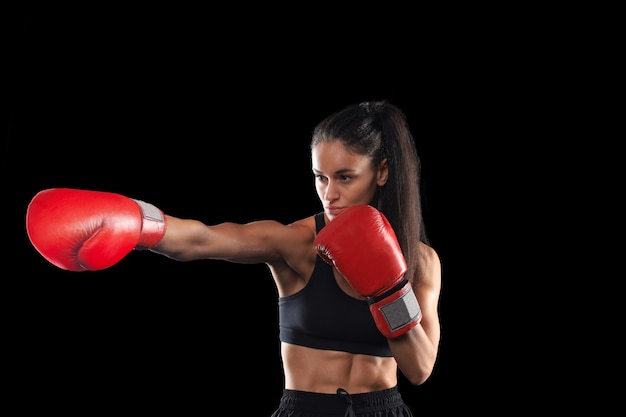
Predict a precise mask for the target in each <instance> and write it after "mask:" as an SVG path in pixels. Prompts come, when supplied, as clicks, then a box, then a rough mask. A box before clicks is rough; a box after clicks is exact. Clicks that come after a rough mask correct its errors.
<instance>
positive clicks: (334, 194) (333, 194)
mask: <svg viewBox="0 0 626 417" xmlns="http://www.w3.org/2000/svg"><path fill="white" fill-rule="evenodd" d="M334 184H335V183H334V182H333V181H329V182H328V185H327V186H326V190H325V191H324V198H325V199H326V201H334V200H337V199H338V198H339V192H338V191H337V187H335V185H334Z"/></svg>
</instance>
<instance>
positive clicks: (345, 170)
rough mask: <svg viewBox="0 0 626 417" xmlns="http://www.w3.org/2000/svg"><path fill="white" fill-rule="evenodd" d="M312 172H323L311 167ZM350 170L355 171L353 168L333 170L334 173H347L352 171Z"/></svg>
mask: <svg viewBox="0 0 626 417" xmlns="http://www.w3.org/2000/svg"><path fill="white" fill-rule="evenodd" d="M313 172H314V173H316V174H323V172H322V171H318V170H317V169H315V168H313ZM352 172H356V170H355V169H349V168H343V169H340V170H337V171H335V172H333V174H334V175H342V174H348V173H352Z"/></svg>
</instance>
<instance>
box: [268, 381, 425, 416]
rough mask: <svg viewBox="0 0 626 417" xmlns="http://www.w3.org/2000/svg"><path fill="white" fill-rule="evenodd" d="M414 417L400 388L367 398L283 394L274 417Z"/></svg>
mask: <svg viewBox="0 0 626 417" xmlns="http://www.w3.org/2000/svg"><path fill="white" fill-rule="evenodd" d="M347 416H350V417H413V413H412V412H411V409H410V408H409V407H408V406H407V405H406V404H405V403H404V401H403V400H402V397H401V396H400V392H399V391H398V388H397V387H394V388H389V389H386V390H382V391H374V392H367V393H364V394H349V393H348V392H347V391H346V390H344V389H342V388H339V389H337V394H319V393H315V392H305V391H294V390H288V389H286V390H283V395H282V397H281V399H280V405H279V406H278V409H277V410H276V411H274V413H273V414H272V415H271V417H347Z"/></svg>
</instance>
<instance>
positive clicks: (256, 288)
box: [2, 9, 524, 416]
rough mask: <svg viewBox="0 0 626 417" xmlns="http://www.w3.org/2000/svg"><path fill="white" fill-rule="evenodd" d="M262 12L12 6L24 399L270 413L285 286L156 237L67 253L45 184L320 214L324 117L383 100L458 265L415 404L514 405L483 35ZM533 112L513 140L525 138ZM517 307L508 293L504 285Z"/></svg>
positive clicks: (12, 279) (185, 209)
mask: <svg viewBox="0 0 626 417" xmlns="http://www.w3.org/2000/svg"><path fill="white" fill-rule="evenodd" d="M261 12H263V13H266V12H268V10H247V11H246V13H245V14H244V15H241V14H232V13H231V14H226V15H224V14H220V13H214V14H212V13H209V14H207V13H206V12H204V13H199V12H198V11H193V10H189V11H178V12H176V13H174V12H170V11H168V10H164V9H163V10H158V11H154V10H151V11H145V10H141V11H139V10H134V11H130V10H116V11H111V10H72V11H69V10H67V11H64V10H58V9H57V10H54V11H51V10H50V11H49V10H37V11H32V10H31V11H28V12H23V13H17V14H15V15H13V16H8V17H5V19H7V20H8V22H7V23H8V24H7V25H6V26H5V27H6V28H8V39H9V40H10V42H9V48H8V49H7V51H8V52H7V54H8V55H7V56H8V58H9V59H8V60H7V61H8V70H9V73H10V75H9V77H8V78H7V82H6V87H7V89H6V90H7V94H6V95H5V100H6V101H7V104H8V106H7V108H8V109H9V111H8V116H9V117H8V118H7V119H8V120H7V123H6V126H7V129H6V133H7V135H6V141H5V145H4V149H3V150H2V177H3V181H4V184H5V190H6V192H7V193H8V195H9V198H7V200H6V201H7V204H5V205H4V207H3V210H4V211H6V214H5V215H4V216H3V217H4V219H5V222H6V224H7V227H6V230H8V231H9V233H10V236H11V238H10V239H9V238H6V237H5V249H4V255H3V257H4V258H5V259H4V260H5V262H4V263H5V265H7V269H6V270H5V272H3V276H4V277H5V280H4V282H5V285H6V286H7V291H5V292H4V294H3V296H4V298H5V301H6V302H7V303H10V304H11V305H12V306H14V307H13V308H11V309H10V314H9V317H8V319H9V320H8V321H9V329H8V331H9V333H8V334H9V335H10V336H9V337H8V341H7V342H6V343H7V344H8V345H9V346H10V347H11V348H12V352H14V354H12V355H11V365H12V366H14V367H15V369H16V371H17V372H15V373H11V374H10V375H11V376H10V379H11V386H12V389H13V392H14V393H15V396H14V398H16V399H17V401H19V403H20V404H21V407H22V409H23V410H31V409H32V410H35V409H36V408H38V407H44V408H46V409H48V410H58V411H63V412H78V413H81V412H83V411H85V412H92V411H93V412H95V411H98V410H100V411H106V412H110V413H113V412H119V411H120V410H124V411H126V412H137V413H151V412H157V411H160V412H164V413H166V414H172V415H182V414H189V413H191V412H192V410H193V412H194V413H196V412H197V413H199V414H210V415H215V409H226V410H228V409H234V410H237V412H235V413H234V414H237V415H239V414H240V413H242V412H244V411H245V412H246V413H247V415H255V416H256V415H258V416H266V415H269V414H270V413H271V411H273V409H275V407H276V405H277V404H278V400H279V398H280V394H281V390H282V372H281V369H280V366H281V365H280V358H279V350H278V335H277V309H276V292H275V289H274V285H273V283H272V280H271V277H270V275H269V272H268V271H267V269H266V268H265V267H264V266H262V265H235V264H228V263H224V262H217V261H197V262H191V263H179V262H175V261H172V260H169V259H167V258H164V257H161V256H158V255H156V254H153V253H150V252H137V251H134V252H132V253H130V254H129V255H128V256H127V257H126V258H124V259H123V260H122V261H121V262H120V263H119V264H117V265H115V266H113V267H111V268H109V269H107V270H103V271H98V272H81V273H74V272H68V271H63V270H60V269H58V268H56V267H54V266H52V265H51V264H49V263H47V261H45V260H44V259H43V258H42V257H41V256H40V255H39V254H38V253H37V252H36V251H35V250H34V248H33V247H32V246H31V245H30V242H29V241H28V238H27V235H26V233H25V228H24V217H25V214H26V208H27V206H28V203H29V201H30V199H31V198H32V197H33V196H34V195H35V194H36V193H37V192H38V191H40V190H42V189H46V188H53V187H70V188H85V189H92V190H102V191H111V192H117V193H121V194H124V195H127V196H129V197H133V198H138V199H142V200H145V201H149V202H151V203H153V204H155V205H156V206H158V207H159V208H161V209H162V210H164V211H165V212H166V213H169V214H172V215H175V216H178V217H189V218H196V219H199V220H202V221H204V222H206V223H209V224H210V223H218V222H221V221H226V220H228V221H236V222H247V221H252V220H257V219H263V218H273V219H276V220H280V221H283V222H290V221H293V220H296V219H300V218H302V217H305V216H309V215H311V214H313V213H316V212H317V211H319V210H320V205H319V202H318V200H317V197H316V195H315V190H314V186H313V178H312V176H311V173H310V165H309V163H310V160H309V158H310V155H309V149H308V142H309V139H310V133H311V130H312V128H313V126H314V125H315V124H316V123H317V122H318V121H320V120H321V119H322V118H323V117H325V116H326V115H328V114H330V113H331V112H334V111H337V110H339V109H341V108H342V107H344V106H345V105H347V104H351V103H356V102H359V101H363V100H371V99H389V100H390V101H392V102H394V103H395V104H397V105H399V106H400V107H401V108H403V109H404V110H405V112H406V114H407V117H408V119H409V123H410V125H411V128H412V131H413V133H414V136H415V139H416V144H417V148H418V152H419V153H420V155H421V158H422V163H423V172H422V174H423V187H424V210H425V217H426V223H427V227H428V232H429V234H430V238H431V241H432V242H431V243H432V245H433V246H434V248H435V249H436V250H437V251H438V252H439V254H440V257H441V259H442V262H443V288H442V294H441V297H442V298H441V305H440V306H441V323H442V338H441V348H440V356H439V360H438V363H437V365H436V367H435V370H434V373H433V375H432V377H431V378H430V379H429V380H428V381H427V382H426V383H424V384H423V385H421V386H419V387H412V386H409V385H408V384H407V383H406V381H405V380H404V379H402V380H401V389H402V393H403V395H404V397H405V399H406V401H407V402H408V403H409V404H410V405H411V406H412V407H413V408H414V410H415V411H416V415H435V414H441V413H443V412H446V411H451V410H452V409H453V408H454V409H455V410H456V409H457V407H458V406H459V404H462V405H463V406H464V409H465V410H467V411H485V410H486V409H489V408H491V407H492V406H491V405H489V403H490V400H489V399H488V397H489V394H487V393H483V392H482V390H480V389H478V388H477V384H476V378H477V376H478V375H480V379H481V381H487V386H488V387H489V388H488V391H489V390H491V391H493V390H495V389H497V390H499V392H500V394H498V395H499V396H500V398H501V399H502V395H503V394H504V395H506V394H507V392H509V390H508V389H507V388H505V386H508V383H507V382H504V381H507V380H508V379H510V378H511V376H512V375H515V374H516V373H523V371H524V370H523V369H521V368H522V365H518V361H517V360H515V359H511V357H512V355H511V353H510V349H512V347H511V345H509V342H510V341H509V340H504V339H503V338H501V337H494V334H493V333H494V332H496V329H501V327H500V326H499V325H498V326H495V328H494V324H495V323H493V321H494V320H496V319H494V318H493V316H488V315H485V314H484V312H485V310H487V307H486V306H485V300H484V298H486V293H484V292H483V290H484V289H485V288H486V287H487V286H488V283H487V276H488V275H489V274H490V273H491V271H488V269H492V268H494V265H493V264H491V265H490V266H489V267H488V266H487V265H488V263H487V260H486V259H484V257H483V256H481V254H482V252H483V250H482V248H481V245H480V244H479V241H480V242H481V243H482V242H483V241H484V239H485V238H484V236H483V237H482V238H479V237H477V230H478V229H480V228H481V227H486V226H487V225H488V222H486V219H488V218H489V219H490V220H493V219H494V218H495V219H498V218H499V216H501V214H500V213H501V209H502V208H506V207H510V206H511V205H512V202H511V201H508V200H506V197H505V196H504V193H503V192H502V190H501V189H500V188H499V187H500V186H499V185H496V183H497V182H498V181H501V180H502V176H501V175H500V174H501V173H502V172H503V167H505V166H507V165H508V164H509V163H510V161H509V157H510V155H509V154H508V151H504V152H503V149H500V147H499V145H498V144H497V143H496V146H495V149H496V151H498V153H499V157H496V158H494V157H492V156H491V154H489V155H488V152H487V150H488V149H490V146H492V147H491V152H493V149H494V148H493V142H492V141H493V139H494V138H497V137H498V134H499V132H498V127H497V125H496V124H495V123H493V122H494V120H498V125H499V124H500V123H503V122H504V120H505V119H506V118H507V116H506V114H507V113H506V112H505V111H503V109H502V107H501V106H502V102H503V97H504V96H505V95H506V94H508V93H510V90H507V88H505V87H503V82H505V81H506V78H507V77H506V76H503V75H502V74H501V73H500V74H499V75H498V72H497V70H498V68H495V69H494V68H493V67H492V66H485V67H483V66H480V65H479V62H481V57H479V56H477V54H478V53H479V52H478V51H477V48H475V45H473V44H472V42H470V41H468V40H467V39H466V38H464V37H463V36H460V35H461V33H458V32H456V33H455V34H454V35H450V34H449V33H448V32H447V31H446V30H444V29H442V28H440V29H439V30H434V31H430V32H428V31H425V30H423V29H420V28H414V27H413V26H406V25H404V22H399V23H398V25H397V26H396V25H390V26H392V27H391V28H385V29H386V30H381V28H380V27H379V26H377V24H376V23H377V22H378V20H377V19H376V18H374V17H372V18H371V20H367V21H361V26H359V25H356V26H357V27H346V26H345V25H344V23H345V21H344V20H342V19H341V18H337V19H336V21H333V20H329V19H328V18H325V19H322V18H318V19H310V20H309V19H305V18H304V17H303V16H301V15H298V17H296V18H292V19H286V20H280V19H270V20H268V19H267V18H259V16H258V13H261ZM394 13H399V14H400V15H401V14H402V11H396V12H394ZM397 17H398V15H397V14H394V15H392V16H390V17H388V19H392V18H397ZM379 18H380V19H383V20H385V18H383V17H379ZM279 20H280V21H279ZM505 66H506V65H505V64H503V63H502V62H500V67H499V69H500V70H502V69H503V68H504V67H505ZM522 82H523V81H522ZM509 88H510V87H509ZM514 88H516V89H522V88H523V87H522V86H520V85H519V84H517V85H516V87H514ZM486 120H488V122H487V123H485V121H486ZM521 130H523V127H521V126H520V127H519V128H518V130H517V131H516V132H514V134H513V135H511V136H510V137H509V138H508V144H509V145H512V146H513V148H515V147H516V146H517V145H518V144H519V142H518V140H519V139H518V136H517V135H519V134H520V131H521ZM508 184H509V185H510V184H511V179H509V182H508ZM494 193H496V194H497V193H499V194H498V195H499V198H497V199H496V198H494ZM494 203H495V204H494ZM499 224H500V226H499V227H501V228H503V229H510V228H511V227H513V226H510V225H508V224H506V223H499ZM509 231H511V230H506V232H509ZM500 232H504V231H503V230H500ZM7 242H10V243H8V245H7ZM501 243H502V242H501V241H496V240H493V241H492V240H489V241H488V244H487V246H488V247H489V250H493V249H496V250H497V249H502V247H501V246H500V247H499V245H501ZM494 246H495V247H496V248H494ZM500 262H503V261H500ZM501 289H502V288H498V287H496V288H495V290H496V291H497V290H501ZM492 291H493V288H492ZM491 303H492V304H493V300H491ZM506 303H507V301H506V294H505V297H503V299H502V300H501V301H497V302H496V304H506ZM492 307H493V306H492ZM492 307H490V308H492ZM487 317H488V318H487ZM501 319H502V317H499V318H498V320H501ZM477 322H479V324H477ZM487 341H488V343H487ZM469 392H472V393H474V394H475V395H472V396H468V393H469Z"/></svg>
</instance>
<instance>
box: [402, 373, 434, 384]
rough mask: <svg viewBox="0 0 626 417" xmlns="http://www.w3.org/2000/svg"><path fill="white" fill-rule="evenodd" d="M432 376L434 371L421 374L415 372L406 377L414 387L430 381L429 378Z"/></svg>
mask: <svg viewBox="0 0 626 417" xmlns="http://www.w3.org/2000/svg"><path fill="white" fill-rule="evenodd" d="M431 375H432V370H428V371H427V370H423V371H419V372H415V373H413V374H410V375H405V376H406V378H407V380H408V381H409V382H410V383H411V384H413V385H416V386H417V385H422V384H423V383H424V382H426V381H428V378H430V376H431Z"/></svg>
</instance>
